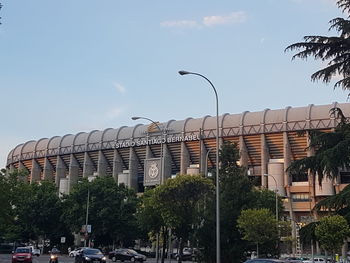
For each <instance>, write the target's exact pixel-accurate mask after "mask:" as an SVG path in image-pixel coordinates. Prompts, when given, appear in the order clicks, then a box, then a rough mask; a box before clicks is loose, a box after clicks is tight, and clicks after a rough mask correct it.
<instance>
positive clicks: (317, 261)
mask: <svg viewBox="0 0 350 263" xmlns="http://www.w3.org/2000/svg"><path fill="white" fill-rule="evenodd" d="M326 262H327V260H326V259H324V258H314V263H326ZM303 263H312V259H308V260H303Z"/></svg>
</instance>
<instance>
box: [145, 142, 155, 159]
mask: <svg viewBox="0 0 350 263" xmlns="http://www.w3.org/2000/svg"><path fill="white" fill-rule="evenodd" d="M150 158H154V156H153V153H152V151H151V146H149V145H146V159H150Z"/></svg>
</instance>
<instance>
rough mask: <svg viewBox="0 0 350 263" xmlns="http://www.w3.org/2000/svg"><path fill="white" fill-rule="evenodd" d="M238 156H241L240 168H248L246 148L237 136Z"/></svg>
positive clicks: (241, 137) (242, 139) (241, 139)
mask: <svg viewBox="0 0 350 263" xmlns="http://www.w3.org/2000/svg"><path fill="white" fill-rule="evenodd" d="M239 154H240V156H241V158H240V160H239V162H240V164H241V166H242V167H245V168H248V164H249V154H248V149H247V146H246V144H245V142H244V138H243V136H242V135H241V136H239Z"/></svg>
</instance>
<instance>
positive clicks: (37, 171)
mask: <svg viewBox="0 0 350 263" xmlns="http://www.w3.org/2000/svg"><path fill="white" fill-rule="evenodd" d="M40 179H41V168H40V165H39V164H38V162H37V161H36V160H35V159H33V160H32V169H31V171H30V183H33V182H38V181H40Z"/></svg>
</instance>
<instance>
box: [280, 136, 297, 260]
mask: <svg viewBox="0 0 350 263" xmlns="http://www.w3.org/2000/svg"><path fill="white" fill-rule="evenodd" d="M292 156H293V155H292V150H291V147H290V143H289V139H288V133H287V132H283V164H284V187H285V189H286V194H287V200H288V210H289V217H290V219H291V220H292V238H293V240H295V239H296V238H297V232H296V231H297V230H296V224H295V214H294V211H293V203H292V199H291V194H290V179H289V177H290V176H289V172H288V171H287V168H288V167H289V166H290V164H291V160H292ZM296 252H297V251H296V247H295V245H293V246H292V253H293V255H295V254H296Z"/></svg>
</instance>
